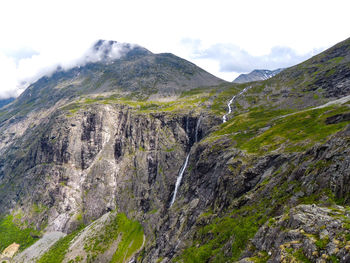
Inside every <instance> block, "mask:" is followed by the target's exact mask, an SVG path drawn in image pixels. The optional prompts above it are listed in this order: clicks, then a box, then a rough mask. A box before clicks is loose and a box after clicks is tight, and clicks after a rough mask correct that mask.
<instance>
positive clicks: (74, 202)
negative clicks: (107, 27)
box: [0, 39, 350, 263]
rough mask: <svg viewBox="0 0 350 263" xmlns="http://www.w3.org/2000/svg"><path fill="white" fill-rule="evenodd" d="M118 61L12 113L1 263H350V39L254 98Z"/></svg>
mask: <svg viewBox="0 0 350 263" xmlns="http://www.w3.org/2000/svg"><path fill="white" fill-rule="evenodd" d="M114 45H115V42H110V41H100V42H97V43H96V45H95V47H97V49H98V50H100V51H101V49H100V48H102V52H96V53H97V54H94V53H90V54H89V56H91V57H90V58H89V63H86V64H83V65H80V66H79V67H76V68H73V69H70V70H63V69H59V70H58V71H57V72H55V73H54V74H52V75H51V76H47V77H43V78H42V79H40V80H38V81H37V82H36V83H33V84H32V85H31V86H30V87H28V89H27V90H26V91H25V92H24V93H23V94H22V95H21V96H20V97H19V98H18V99H17V100H16V101H14V102H13V103H11V104H10V105H8V106H7V107H5V108H2V109H0V130H1V136H0V214H1V217H0V218H1V219H0V250H1V251H3V255H4V256H3V257H5V256H6V255H9V254H8V251H9V250H11V249H12V251H13V249H14V248H18V247H17V245H16V244H13V243H14V242H15V243H17V244H19V245H20V251H19V252H17V254H16V255H15V257H14V258H13V259H12V261H14V262H163V263H165V262H241V263H243V262H322V260H324V261H326V260H328V261H330V262H331V261H333V262H337V261H338V262H349V260H350V255H349V253H348V249H349V248H348V241H349V238H348V237H349V235H350V230H349V228H348V225H349V223H350V217H349V211H350V208H349V204H350V194H349V193H350V189H349V187H348V185H350V184H349V183H350V176H349V175H350V173H349V171H348V170H349V165H350V159H349V152H348V151H349V149H350V140H349V138H350V132H349V131H350V117H349V116H350V108H349V101H350V90H348V87H349V79H350V78H349V75H348V74H349V72H350V39H347V40H345V41H343V42H341V43H339V44H337V45H335V46H334V47H332V48H330V49H328V50H326V51H325V52H323V53H321V54H320V55H318V56H315V57H313V58H311V59H309V60H308V61H305V62H303V63H301V64H299V65H296V66H294V67H291V68H288V69H285V70H284V71H282V72H281V73H280V74H278V75H276V76H275V77H273V78H270V79H267V80H264V81H259V82H252V83H243V84H236V83H228V82H225V81H222V80H220V79H218V78H216V77H214V76H212V75H210V74H209V73H207V72H205V71H204V70H202V69H200V68H198V67H197V66H195V65H194V64H192V63H190V62H187V61H185V60H183V59H181V58H178V57H176V56H174V55H171V54H152V53H150V52H149V51H147V50H146V49H144V48H141V47H136V49H135V46H132V45H126V44H125V45H126V46H124V45H122V46H121V47H120V45H119V47H118V52H116V53H113V54H111V53H110V52H111V50H114V51H115V49H114V48H115V47H114V48H109V46H114ZM93 49H94V47H93ZM105 50H107V51H105ZM120 50H122V51H123V52H120ZM114 51H113V52H114ZM115 54H117V55H115ZM91 58H92V59H91ZM228 104H229V105H230V109H231V111H230V113H229V114H228ZM224 115H225V117H226V122H224V123H223V116H224ZM173 201H174V202H173ZM11 244H12V246H10V245H11ZM9 246H10V247H9ZM5 248H7V250H5ZM5 252H6V253H5Z"/></svg>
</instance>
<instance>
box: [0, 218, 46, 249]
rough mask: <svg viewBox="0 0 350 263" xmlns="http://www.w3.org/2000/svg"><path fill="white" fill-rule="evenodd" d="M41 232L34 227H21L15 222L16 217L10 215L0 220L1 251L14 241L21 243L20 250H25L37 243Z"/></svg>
mask: <svg viewBox="0 0 350 263" xmlns="http://www.w3.org/2000/svg"><path fill="white" fill-rule="evenodd" d="M39 234H40V233H39V231H37V230H34V229H33V228H21V227H19V226H18V225H17V224H15V223H14V217H13V216H12V215H8V216H6V217H4V218H2V219H1V220H0V252H1V251H3V250H4V249H5V248H6V247H8V246H9V245H11V244H12V243H13V242H16V243H17V244H20V250H23V249H25V248H27V247H29V246H31V245H32V244H33V243H35V241H37V240H38V236H39ZM34 236H35V237H34Z"/></svg>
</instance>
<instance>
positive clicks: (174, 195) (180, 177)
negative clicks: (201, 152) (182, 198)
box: [170, 153, 190, 207]
mask: <svg viewBox="0 0 350 263" xmlns="http://www.w3.org/2000/svg"><path fill="white" fill-rule="evenodd" d="M189 158H190V153H188V154H187V157H186V161H185V163H184V165H183V166H182V168H181V170H180V172H179V175H178V177H177V179H176V184H175V190H174V194H173V198H172V199H171V202H170V207H171V206H172V205H173V203H174V202H175V198H176V194H177V189H178V188H179V186H180V184H181V180H182V176H183V174H184V172H185V170H186V167H187V164H188V159H189Z"/></svg>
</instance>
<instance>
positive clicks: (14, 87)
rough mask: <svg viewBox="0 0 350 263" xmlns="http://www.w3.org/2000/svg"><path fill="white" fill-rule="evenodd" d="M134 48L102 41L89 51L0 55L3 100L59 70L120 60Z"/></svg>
mask: <svg viewBox="0 0 350 263" xmlns="http://www.w3.org/2000/svg"><path fill="white" fill-rule="evenodd" d="M133 47H135V45H130V44H125V43H119V42H113V41H100V42H98V43H96V45H94V46H92V45H91V47H90V48H88V49H87V50H84V49H81V48H79V49H71V48H69V49H58V50H47V51H46V50H45V51H43V52H42V53H36V52H34V53H33V54H32V55H31V56H30V57H28V56H23V57H18V54H22V51H21V50H20V51H19V52H18V53H13V54H14V55H13V56H12V57H10V56H6V55H5V54H1V53H0V70H1V71H0V72H6V74H4V75H3V77H1V78H0V99H3V98H9V97H17V96H18V95H19V94H20V93H21V92H23V90H24V89H25V88H26V87H28V85H29V84H31V83H33V82H35V81H37V80H38V79H39V78H41V77H43V76H45V75H50V74H52V73H53V72H54V71H56V70H57V68H61V69H63V70H68V69H70V68H73V67H77V66H84V65H85V64H86V63H89V62H97V61H101V60H102V59H107V60H108V59H118V58H120V57H121V56H123V55H125V54H126V53H127V52H128V51H129V50H130V49H132V48H133Z"/></svg>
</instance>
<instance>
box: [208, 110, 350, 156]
mask: <svg viewBox="0 0 350 263" xmlns="http://www.w3.org/2000/svg"><path fill="white" fill-rule="evenodd" d="M291 112H292V111H290V110H271V109H270V110H268V109H264V108H255V109H252V110H251V111H250V112H248V113H244V114H240V115H238V116H235V117H234V118H233V119H232V120H230V121H228V122H227V123H225V124H222V126H221V129H220V130H218V131H216V132H214V133H213V134H212V135H211V136H210V137H209V138H208V139H209V140H215V138H216V137H220V136H222V135H228V136H230V137H231V138H232V140H233V141H235V143H236V147H238V148H240V149H243V150H247V151H248V152H250V153H264V152H266V151H272V150H276V149H277V148H279V147H281V145H283V150H284V151H286V152H296V151H304V150H305V149H307V148H309V147H311V146H313V145H314V144H315V143H323V142H325V141H326V140H327V139H328V138H329V136H330V135H332V134H334V133H336V132H338V131H340V130H342V129H343V128H344V127H345V126H346V125H347V124H348V123H349V121H347V122H341V123H337V124H332V125H327V124H326V123H325V120H326V118H327V117H330V116H333V115H336V114H339V113H344V112H349V108H348V107H347V106H330V107H327V108H322V109H313V110H307V111H302V112H299V113H295V114H293V115H290V116H286V117H283V118H280V116H283V115H286V114H288V113H291Z"/></svg>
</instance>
